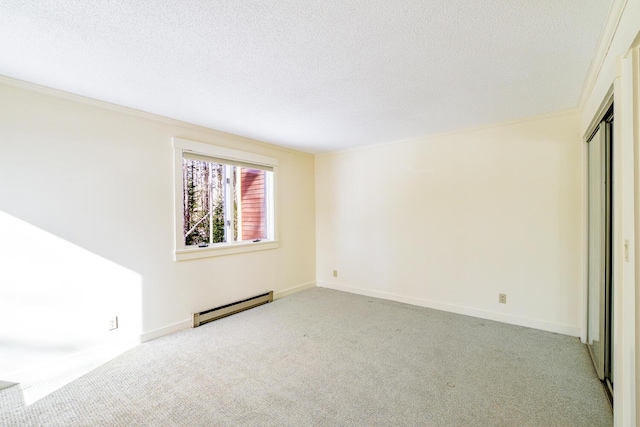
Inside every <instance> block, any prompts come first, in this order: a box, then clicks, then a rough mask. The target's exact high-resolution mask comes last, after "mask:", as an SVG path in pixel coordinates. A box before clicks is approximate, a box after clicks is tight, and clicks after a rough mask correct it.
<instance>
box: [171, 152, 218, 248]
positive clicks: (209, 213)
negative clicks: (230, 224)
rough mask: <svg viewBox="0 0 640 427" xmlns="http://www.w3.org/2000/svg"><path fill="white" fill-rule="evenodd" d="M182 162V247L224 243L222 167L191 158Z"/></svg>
mask: <svg viewBox="0 0 640 427" xmlns="http://www.w3.org/2000/svg"><path fill="white" fill-rule="evenodd" d="M182 162H183V163H182V175H183V176H182V185H183V188H182V194H183V197H184V204H183V207H184V239H185V245H187V246H190V245H199V244H209V243H221V242H224V241H225V238H224V232H225V231H224V193H225V192H224V182H225V167H224V165H222V164H220V163H211V162H205V161H202V160H192V159H183V160H182Z"/></svg>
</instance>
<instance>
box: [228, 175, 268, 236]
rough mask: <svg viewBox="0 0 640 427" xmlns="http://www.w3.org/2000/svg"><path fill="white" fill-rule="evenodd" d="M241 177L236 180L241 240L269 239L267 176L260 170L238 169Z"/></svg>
mask: <svg viewBox="0 0 640 427" xmlns="http://www.w3.org/2000/svg"><path fill="white" fill-rule="evenodd" d="M237 169H239V171H240V177H239V179H237V180H236V182H237V184H236V191H237V192H238V193H239V194H236V201H237V205H238V208H237V214H236V215H237V219H238V234H239V237H238V239H239V240H256V239H260V240H262V239H266V238H267V215H266V210H267V209H266V208H267V207H266V203H265V201H266V188H267V187H266V175H267V174H269V173H272V172H267V171H264V170H259V169H250V168H240V167H239V168H237Z"/></svg>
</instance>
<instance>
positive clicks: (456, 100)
mask: <svg viewBox="0 0 640 427" xmlns="http://www.w3.org/2000/svg"><path fill="white" fill-rule="evenodd" d="M610 3H611V1H610V0H536V1H531V0H501V1H500V0H429V1H427V0H405V1H391V0H347V1H345V0H310V1H300V0H275V1H265V0H263V1H260V0H222V1H215V0H209V1H207V0H199V1H197V0H155V1H139V0H118V1H104V0H78V1H73V0H38V1H24V0H23V1H18V0H0V74H2V75H5V76H8V77H13V78H17V79H21V80H26V81H29V82H33V83H36V84H40V85H44V86H48V87H52V88H55V89H60V90H64V91H67V92H71V93H76V94H79V95H83V96H87V97H90V98H95V99H99V100H104V101H108V102H112V103H115V104H120V105H124V106H127V107H132V108H136V109H140V110H144V111H148V112H151V113H156V114H160V115H163V116H167V117H171V118H175V119H180V120H184V121H187V122H191V123H195V124H198V125H202V126H207V127H210V128H214V129H219V130H223V131H226V132H231V133H234V134H238V135H243V136H247V137H251V138H256V139H259V140H262V141H266V142H270V143H274V144H277V145H282V146H285V147H292V148H297V149H300V150H303V151H308V152H323V151H333V150H341V149H347V148H352V147H358V146H364V145H372V144H379V143H384V142H391V141H399V140H404V139H410V138H416V137H420V136H425V135H430V134H434V133H439V132H444V131H450V130H456V129H461V128H467V127H472V126H477V125H482V124H487V123H494V122H501V121H505V120H512V119H517V118H522V117H529V116H534V115H539V114H544V113H549V112H554V111H558V110H563V109H569V108H575V107H577V106H578V101H579V98H580V95H581V91H582V87H583V84H584V81H585V78H586V76H587V72H588V70H589V67H590V64H591V61H592V59H593V57H594V55H595V52H596V46H597V43H598V39H599V36H600V32H601V30H602V28H603V26H604V22H605V20H606V16H607V12H608V9H609V5H610Z"/></svg>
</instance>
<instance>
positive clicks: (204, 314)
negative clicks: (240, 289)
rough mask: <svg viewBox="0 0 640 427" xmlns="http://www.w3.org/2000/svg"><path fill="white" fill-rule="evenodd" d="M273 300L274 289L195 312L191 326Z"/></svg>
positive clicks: (194, 326) (195, 326)
mask: <svg viewBox="0 0 640 427" xmlns="http://www.w3.org/2000/svg"><path fill="white" fill-rule="evenodd" d="M271 301H273V291H269V292H266V293H264V294H260V295H256V296H255V297H251V298H247V299H244V300H242V301H237V302H233V303H231V304H227V305H223V306H220V307H216V308H212V309H209V310H205V311H201V312H200V313H193V321H192V324H191V327H192V328H197V327H198V326H200V325H204V324H205V323H209V322H213V321H214V320H216V319H220V318H221V317H226V316H231V315H232V314H235V313H238V312H240V311H244V310H248V309H250V308H253V307H257V306H259V305H262V304H266V303H268V302H271Z"/></svg>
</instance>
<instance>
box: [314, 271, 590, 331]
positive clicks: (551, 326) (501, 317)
mask: <svg viewBox="0 0 640 427" xmlns="http://www.w3.org/2000/svg"><path fill="white" fill-rule="evenodd" d="M318 287H321V288H327V289H334V290H337V291H343V292H349V293H352V294H359V295H365V296H368V297H373V298H380V299H386V300H390V301H396V302H402V303H405V304H411V305H417V306H420V307H427V308H433V309H435V310H442V311H447V312H450V313H456V314H463V315H465V316H472V317H479V318H481V319H487V320H495V321H497V322H502V323H509V324H511V325H517V326H525V327H528V328H533V329H540V330H542V331H547V332H555V333H558V334H563V335H569V336H572V337H579V336H580V332H581V330H580V327H578V326H569V325H563V324H559V323H552V322H545V321H542V320H536V319H529V318H526V317H520V316H513V315H510V314H503V313H496V312H493V311H488V310H480V309H477V308H471V307H464V306H459V305H454V304H448V303H442V302H437V301H431V300H426V299H422V298H414V297H408V296H404V295H398V294H394V293H390V292H383V291H375V290H370V289H363V288H357V287H354V286H348V285H344V284H336V283H328V282H320V281H319V282H318Z"/></svg>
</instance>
